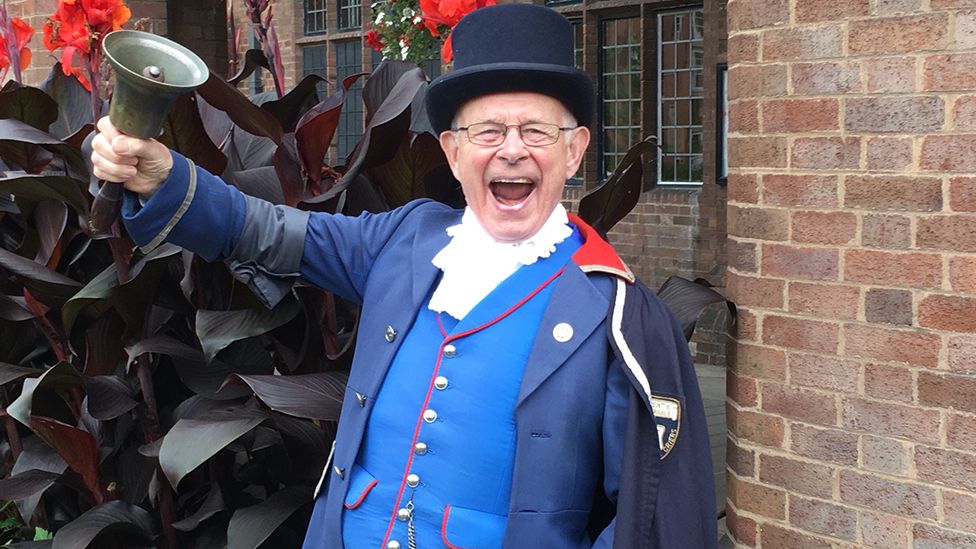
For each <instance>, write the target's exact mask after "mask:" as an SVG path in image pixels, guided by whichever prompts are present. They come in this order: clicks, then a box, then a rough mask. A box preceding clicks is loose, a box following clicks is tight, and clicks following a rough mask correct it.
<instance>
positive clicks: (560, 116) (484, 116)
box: [440, 92, 590, 242]
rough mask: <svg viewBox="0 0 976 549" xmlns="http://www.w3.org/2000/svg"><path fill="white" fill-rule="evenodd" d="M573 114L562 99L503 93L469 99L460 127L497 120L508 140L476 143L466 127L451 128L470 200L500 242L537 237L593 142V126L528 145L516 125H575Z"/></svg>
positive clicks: (448, 139)
mask: <svg viewBox="0 0 976 549" xmlns="http://www.w3.org/2000/svg"><path fill="white" fill-rule="evenodd" d="M571 121H572V117H571V116H570V114H569V112H568V111H567V110H566V107H564V106H563V104H562V103H560V102H559V101H558V100H557V99H554V98H552V97H549V96H547V95H541V94H537V93H522V92H520V93H499V94H493V95H484V96H481V97H478V98H475V99H472V100H471V101H468V102H467V103H465V104H464V105H462V106H461V108H460V109H459V110H458V112H457V116H456V117H455V122H456V127H460V128H466V127H469V126H470V125H472V124H479V123H482V122H495V123H498V124H504V125H506V126H509V128H507V130H506V131H507V133H506V135H505V138H504V141H503V142H502V143H501V144H499V145H494V146H485V145H478V144H476V143H472V142H471V141H470V139H469V138H468V134H467V132H465V131H451V130H448V131H445V132H443V133H441V136H440V142H441V147H442V148H443V149H444V153H445V154H446V155H447V160H448V163H449V164H450V166H451V171H452V172H454V177H456V178H457V179H458V180H459V181H460V182H461V188H462V189H463V190H464V198H465V199H466V200H467V203H468V207H469V208H471V211H472V212H474V214H475V217H477V219H478V222H479V223H481V226H482V227H483V228H484V229H485V231H487V232H488V234H489V235H491V236H492V237H493V238H494V239H495V240H497V241H499V242H519V241H522V240H525V239H527V238H529V237H531V236H532V235H534V234H535V233H536V232H538V230H539V229H540V228H542V225H543V224H544V223H545V222H546V219H548V218H549V215H550V214H551V213H552V210H553V209H554V208H555V207H556V204H558V203H559V200H560V199H561V198H562V191H563V185H565V183H566V179H568V178H570V177H571V176H572V175H573V174H574V173H576V169H577V168H578V167H579V164H580V161H581V160H582V159H583V153H584V152H585V151H586V146H587V145H588V144H589V142H590V133H589V130H588V129H587V128H585V127H579V128H576V129H573V130H569V131H559V132H558V137H557V140H556V142H555V143H552V144H551V145H545V146H528V145H526V144H525V143H524V142H523V141H522V139H521V138H520V137H519V131H518V129H517V128H515V127H514V126H518V125H521V124H527V123H533V122H535V123H543V124H551V125H554V126H557V127H572V126H575V125H576V124H575V123H569V124H567V122H571Z"/></svg>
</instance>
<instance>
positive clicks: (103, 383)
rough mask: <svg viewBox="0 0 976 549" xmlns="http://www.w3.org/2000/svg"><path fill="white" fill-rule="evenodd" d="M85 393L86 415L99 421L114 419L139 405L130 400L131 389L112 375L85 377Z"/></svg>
mask: <svg viewBox="0 0 976 549" xmlns="http://www.w3.org/2000/svg"><path fill="white" fill-rule="evenodd" d="M85 392H86V393H87V394H88V413H89V414H91V415H92V417H93V418H95V419H98V420H101V421H108V420H110V419H115V418H117V417H119V416H121V415H122V414H124V413H126V412H128V411H129V410H131V409H133V408H135V407H136V406H138V405H139V403H138V402H136V400H135V399H134V398H132V396H133V391H132V387H130V386H129V384H128V383H126V382H125V380H124V379H122V378H120V377H117V376H113V375H100V376H92V377H86V378H85Z"/></svg>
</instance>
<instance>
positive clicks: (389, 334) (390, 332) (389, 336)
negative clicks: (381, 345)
mask: <svg viewBox="0 0 976 549" xmlns="http://www.w3.org/2000/svg"><path fill="white" fill-rule="evenodd" d="M396 336H397V331H396V330H394V329H393V326H387V327H386V334H384V337H386V340H387V341H389V342H390V343H393V340H394V339H396Z"/></svg>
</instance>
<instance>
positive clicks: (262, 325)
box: [195, 299, 301, 362]
mask: <svg viewBox="0 0 976 549" xmlns="http://www.w3.org/2000/svg"><path fill="white" fill-rule="evenodd" d="M300 310H301V306H300V304H299V303H298V301H297V300H295V299H285V300H283V301H282V302H281V303H279V304H278V305H276V306H275V307H274V308H273V309H270V310H268V309H265V308H263V307H262V308H259V309H244V310H237V311H208V310H203V309H198V310H197V314H196V323H195V324H196V333H197V338H198V339H199V340H200V347H201V349H203V353H204V355H205V356H206V357H207V362H210V361H211V360H213V358H214V357H215V356H216V355H217V353H218V352H220V350H221V349H223V348H224V347H226V346H228V345H230V344H231V343H233V342H235V341H238V340H240V339H244V338H248V337H254V336H258V335H262V334H265V333H267V332H269V331H271V330H273V329H275V328H277V327H278V326H281V325H282V324H284V323H286V322H288V321H289V320H291V319H292V318H293V317H294V316H295V315H296V314H298V312H299V311H300Z"/></svg>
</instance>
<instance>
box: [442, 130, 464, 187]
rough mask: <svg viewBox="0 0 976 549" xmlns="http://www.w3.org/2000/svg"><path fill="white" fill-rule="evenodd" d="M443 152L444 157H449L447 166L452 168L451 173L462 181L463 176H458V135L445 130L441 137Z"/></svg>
mask: <svg viewBox="0 0 976 549" xmlns="http://www.w3.org/2000/svg"><path fill="white" fill-rule="evenodd" d="M440 142H441V150H442V151H444V156H446V157H447V165H448V166H450V167H451V173H453V174H454V177H455V178H456V179H458V180H459V181H460V179H461V176H460V175H458V169H457V168H458V141H457V135H456V134H455V133H454V132H452V131H451V130H445V131H442V132H441V135H440Z"/></svg>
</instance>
